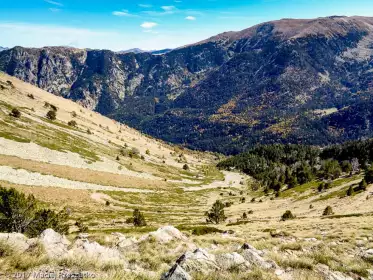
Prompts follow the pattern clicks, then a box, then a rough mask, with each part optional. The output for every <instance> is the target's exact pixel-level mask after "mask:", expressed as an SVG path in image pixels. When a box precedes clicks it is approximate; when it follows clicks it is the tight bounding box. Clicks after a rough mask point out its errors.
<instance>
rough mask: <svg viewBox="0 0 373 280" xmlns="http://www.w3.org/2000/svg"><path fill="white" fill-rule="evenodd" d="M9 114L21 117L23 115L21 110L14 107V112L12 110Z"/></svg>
mask: <svg viewBox="0 0 373 280" xmlns="http://www.w3.org/2000/svg"><path fill="white" fill-rule="evenodd" d="M9 116H12V117H14V118H17V119H18V118H20V117H21V112H20V111H19V110H18V109H17V108H13V109H12V112H10V114H9Z"/></svg>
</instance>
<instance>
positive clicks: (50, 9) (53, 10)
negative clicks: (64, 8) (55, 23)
mask: <svg viewBox="0 0 373 280" xmlns="http://www.w3.org/2000/svg"><path fill="white" fill-rule="evenodd" d="M49 11H51V12H52V13H58V12H60V11H61V9H57V8H49Z"/></svg>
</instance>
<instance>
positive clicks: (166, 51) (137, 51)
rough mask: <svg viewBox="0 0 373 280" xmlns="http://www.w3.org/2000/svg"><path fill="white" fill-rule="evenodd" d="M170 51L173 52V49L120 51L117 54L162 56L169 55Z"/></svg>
mask: <svg viewBox="0 0 373 280" xmlns="http://www.w3.org/2000/svg"><path fill="white" fill-rule="evenodd" d="M170 51H172V49H163V50H150V51H146V50H142V49H139V48H134V49H129V50H124V51H119V52H117V53H119V54H126V53H135V54H138V53H151V54H154V55H161V54H165V53H168V52H170Z"/></svg>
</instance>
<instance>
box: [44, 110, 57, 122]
mask: <svg viewBox="0 0 373 280" xmlns="http://www.w3.org/2000/svg"><path fill="white" fill-rule="evenodd" d="M46 117H47V118H48V119H50V120H51V121H54V120H55V119H56V118H57V113H56V111H55V110H49V111H48V113H47V115H46Z"/></svg>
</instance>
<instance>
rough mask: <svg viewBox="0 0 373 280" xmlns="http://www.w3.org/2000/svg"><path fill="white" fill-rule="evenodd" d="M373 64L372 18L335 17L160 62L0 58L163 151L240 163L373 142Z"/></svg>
mask: <svg viewBox="0 0 373 280" xmlns="http://www.w3.org/2000/svg"><path fill="white" fill-rule="evenodd" d="M372 58H373V18H362V17H351V18H347V17H329V18H319V19H314V20H291V19H285V20H281V21H275V22H269V23H264V24H261V25H258V26H254V27H252V28H249V29H247V30H243V31H240V32H228V33H223V34H220V35H218V36H215V37H212V38H210V39H208V40H205V41H203V42H200V43H197V44H194V45H190V46H186V47H183V48H179V49H176V50H173V51H171V52H169V53H166V54H164V55H158V56H156V55H152V54H149V53H139V54H135V53H126V54H118V53H114V52H111V51H104V50H78V49H71V48H43V49H25V48H21V47H16V48H13V49H10V50H6V51H3V52H1V53H0V70H2V71H5V72H7V73H8V74H11V75H14V76H16V77H18V78H20V79H22V80H24V81H26V82H30V83H32V84H35V85H37V86H39V87H41V88H43V89H46V90H48V91H50V92H52V93H54V94H57V95H62V96H64V97H66V98H71V99H73V100H76V101H78V102H79V103H81V104H84V105H85V106H87V107H89V108H91V109H94V110H97V111H99V112H100V113H103V114H106V115H109V116H111V117H113V118H116V119H118V120H121V121H124V122H126V123H128V124H130V125H132V126H135V127H136V128H139V129H141V130H143V131H145V132H147V133H149V134H151V135H154V136H156V137H160V138H163V139H165V140H167V141H172V142H176V143H185V144H186V145H188V146H189V147H193V148H201V149H209V150H217V151H221V152H225V153H235V152H238V151H240V150H243V149H245V147H246V146H249V145H252V144H255V143H257V142H262V143H263V142H266V143H272V142H294V143H298V142H302V143H310V144H327V143H331V142H336V141H344V140H347V139H356V138H359V137H363V136H373V130H372V129H370V123H371V121H373V115H372V113H371V110H370V108H371V106H370V105H371V104H373V100H372V98H371V93H372V89H373V82H372V81H373V71H372V68H373V62H372V61H373V60H372ZM361 108H363V110H360V109H361Z"/></svg>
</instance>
